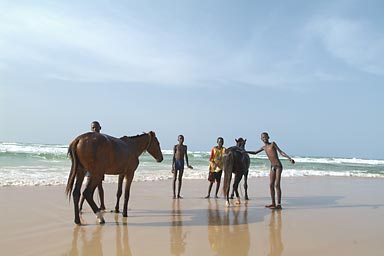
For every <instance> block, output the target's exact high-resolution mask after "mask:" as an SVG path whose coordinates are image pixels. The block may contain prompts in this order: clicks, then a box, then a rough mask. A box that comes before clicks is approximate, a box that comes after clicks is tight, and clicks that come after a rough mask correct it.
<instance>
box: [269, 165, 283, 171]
mask: <svg viewBox="0 0 384 256" xmlns="http://www.w3.org/2000/svg"><path fill="white" fill-rule="evenodd" d="M271 170H272V171H274V172H275V171H277V170H280V171H283V166H281V165H272V166H271Z"/></svg>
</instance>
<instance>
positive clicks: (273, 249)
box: [269, 211, 284, 256]
mask: <svg viewBox="0 0 384 256" xmlns="http://www.w3.org/2000/svg"><path fill="white" fill-rule="evenodd" d="M276 212H277V216H275V215H276ZM276 218H277V220H276ZM281 230H282V223H281V211H272V213H271V219H270V221H269V244H270V246H269V249H270V255H276V256H280V255H282V253H283V250H284V245H283V241H282V239H281Z"/></svg>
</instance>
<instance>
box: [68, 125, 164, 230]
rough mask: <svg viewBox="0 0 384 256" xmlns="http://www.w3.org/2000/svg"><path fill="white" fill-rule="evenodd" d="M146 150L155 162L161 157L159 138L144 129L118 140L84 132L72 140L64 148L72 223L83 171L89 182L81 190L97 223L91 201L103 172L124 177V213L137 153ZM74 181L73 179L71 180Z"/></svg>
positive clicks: (95, 211) (99, 217)
mask: <svg viewBox="0 0 384 256" xmlns="http://www.w3.org/2000/svg"><path fill="white" fill-rule="evenodd" d="M144 151H147V152H148V153H149V154H150V155H152V156H153V157H154V158H155V159H156V160H157V161H158V162H161V161H162V160H163V154H162V153H161V149H160V144H159V141H158V140H157V138H156V135H155V133H154V132H152V131H151V132H148V133H144V134H141V135H137V136H132V137H126V136H124V137H122V138H120V139H118V138H115V137H112V136H108V135H105V134H100V133H96V132H88V133H85V134H82V135H80V136H78V137H77V138H76V139H74V140H73V141H72V142H71V144H70V145H69V148H68V154H69V155H70V157H71V160H72V167H71V171H70V173H69V177H68V183H67V188H66V193H67V195H68V196H69V197H70V194H71V191H72V188H73V185H74V184H75V188H74V189H73V202H74V208H75V223H76V224H81V223H80V216H79V199H80V189H81V185H82V183H83V179H84V175H85V170H88V171H89V173H90V182H89V183H88V186H87V187H86V188H85V190H84V192H83V196H84V197H85V199H86V200H87V202H88V203H89V205H90V206H91V208H92V210H93V212H94V213H95V214H96V215H97V217H98V220H99V223H100V224H103V223H105V221H104V218H103V216H102V214H101V213H100V211H99V209H98V207H97V205H96V203H95V201H94V200H93V192H94V191H95V188H96V187H97V185H98V184H99V183H100V182H101V180H102V178H103V175H104V174H116V175H121V176H124V177H125V178H126V185H125V199H124V210H123V215H124V216H127V209H128V200H129V192H130V188H131V183H132V180H133V176H134V174H135V170H136V169H137V167H138V165H139V156H140V155H141V154H142V153H143V152H144ZM75 181H76V182H75Z"/></svg>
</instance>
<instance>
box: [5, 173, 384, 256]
mask: <svg viewBox="0 0 384 256" xmlns="http://www.w3.org/2000/svg"><path fill="white" fill-rule="evenodd" d="M249 186H250V190H249V195H250V200H249V201H248V202H245V201H242V204H241V205H240V206H233V207H230V208H226V207H225V201H224V199H223V198H222V196H221V198H219V199H214V198H211V199H203V197H204V196H205V195H206V192H207V187H208V182H207V181H204V180H184V184H183V189H182V194H183V196H184V199H179V200H174V199H172V196H171V181H170V180H167V181H153V182H134V183H133V185H132V190H131V200H130V204H129V217H128V218H123V217H122V216H121V214H115V213H112V212H106V213H104V218H105V221H106V224H105V225H99V224H97V221H96V218H95V215H94V214H93V213H92V212H91V211H90V208H89V206H88V205H85V207H84V208H85V209H84V213H83V214H82V222H83V223H84V224H83V225H81V226H78V225H75V224H74V222H73V220H74V215H73V202H72V200H71V201H70V202H69V201H68V199H67V198H66V196H65V194H64V186H46V187H5V188H1V189H0V204H1V205H2V207H3V210H2V211H1V213H0V216H1V219H2V222H1V224H0V230H1V233H0V248H1V255H383V251H384V243H383V237H384V221H383V219H384V197H383V196H382V189H383V187H384V180H383V179H367V178H364V179H360V178H335V177H303V178H286V179H284V178H283V183H282V186H283V208H284V209H283V210H281V211H279V210H269V209H266V208H265V207H264V205H266V204H268V203H269V202H270V198H269V191H268V178H257V179H251V180H250V182H249ZM104 187H105V199H106V206H107V208H108V209H107V210H112V209H113V207H114V204H115V189H116V185H115V184H105V186H104ZM96 197H97V196H96Z"/></svg>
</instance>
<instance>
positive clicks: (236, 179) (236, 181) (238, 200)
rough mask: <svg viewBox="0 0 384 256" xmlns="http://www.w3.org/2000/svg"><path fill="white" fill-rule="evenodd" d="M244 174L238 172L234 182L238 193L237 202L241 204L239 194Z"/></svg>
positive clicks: (234, 189) (234, 188)
mask: <svg viewBox="0 0 384 256" xmlns="http://www.w3.org/2000/svg"><path fill="white" fill-rule="evenodd" d="M242 177H243V174H236V175H235V181H234V182H233V191H234V192H235V193H236V204H240V195H239V183H240V181H241V178H242Z"/></svg>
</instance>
